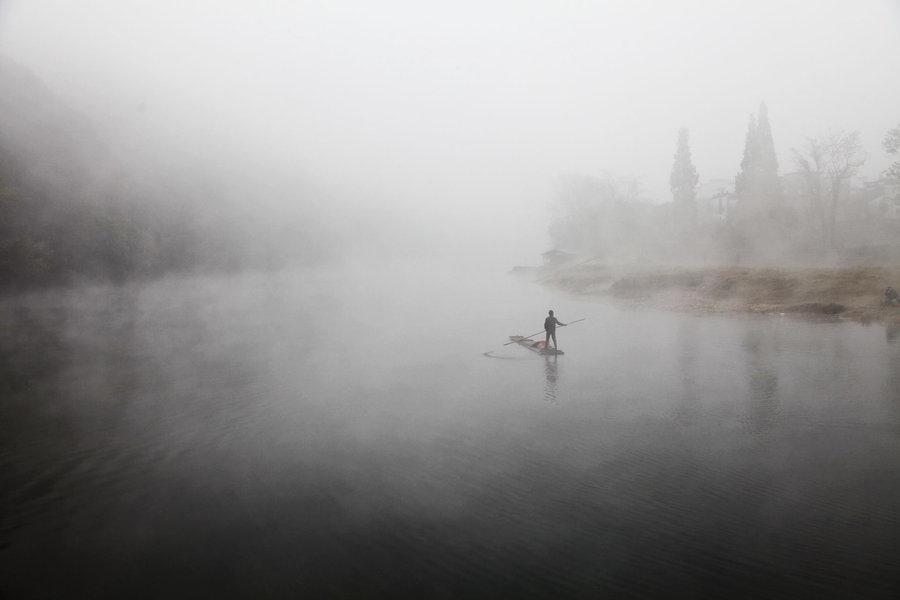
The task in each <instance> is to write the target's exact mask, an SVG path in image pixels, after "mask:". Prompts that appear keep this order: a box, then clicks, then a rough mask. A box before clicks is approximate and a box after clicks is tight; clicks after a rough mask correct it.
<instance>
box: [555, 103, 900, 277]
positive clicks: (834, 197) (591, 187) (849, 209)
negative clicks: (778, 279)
mask: <svg viewBox="0 0 900 600" xmlns="http://www.w3.org/2000/svg"><path fill="white" fill-rule="evenodd" d="M885 125H886V129H887V126H889V125H890V124H887V123H886V124H885ZM882 146H883V150H884V152H885V153H886V155H888V156H900V126H896V127H894V128H893V129H889V130H887V133H886V135H885V138H884V141H883V144H882ZM866 157H867V154H866V152H865V150H864V148H863V147H862V142H861V139H860V136H859V134H858V133H857V132H854V131H836V132H831V133H825V134H818V135H815V136H812V137H807V138H805V139H804V140H803V143H802V144H800V145H799V147H797V148H794V149H793V151H792V154H791V156H790V159H789V160H788V161H784V162H781V163H780V162H779V158H778V157H777V156H776V153H775V146H774V142H773V133H772V127H771V125H770V122H769V113H768V109H767V107H766V105H765V104H764V103H763V104H761V105H760V107H759V110H758V112H757V114H756V115H752V116H751V118H750V120H749V123H748V126H747V135H746V140H745V144H744V149H743V155H741V154H740V149H739V148H734V164H735V175H734V178H733V179H731V180H726V179H714V180H707V181H705V182H703V183H701V181H703V179H702V178H701V174H702V171H703V165H695V164H694V159H693V158H692V154H691V148H690V140H689V132H688V130H687V129H682V130H680V131H679V132H678V138H677V143H676V147H675V155H674V159H673V164H672V171H671V174H670V178H669V183H670V189H671V193H672V197H671V201H670V202H666V203H660V202H657V201H654V200H651V199H647V198H643V197H642V193H641V191H640V186H639V185H638V183H637V182H636V181H623V180H619V179H616V178H614V177H612V176H610V175H608V174H604V175H602V176H599V177H598V176H589V175H573V176H569V177H567V178H566V179H564V180H563V181H562V182H561V185H560V187H559V189H558V192H557V194H556V197H555V198H554V201H553V203H552V208H553V215H552V218H551V223H550V227H549V234H550V239H551V241H552V244H553V246H554V247H555V248H557V249H562V250H566V251H568V252H572V253H575V254H577V255H578V256H581V257H592V258H598V259H599V260H603V261H607V262H613V263H623V262H624V263H632V262H646V261H649V262H663V263H673V262H681V263H684V264H697V263H702V264H719V265H740V266H780V265H784V264H786V263H789V264H804V265H807V266H848V265H856V264H892V263H895V262H900V243H898V240H900V160H897V161H895V162H894V163H893V165H892V166H891V167H890V168H889V169H888V170H887V171H886V172H884V173H882V174H880V175H879V176H878V177H877V178H876V179H872V180H866V181H863V180H860V179H859V178H858V177H857V175H858V173H859V172H860V168H861V167H862V165H863V164H864V163H865V161H866ZM782 160H783V159H782ZM860 253H864V254H867V255H868V256H867V257H865V259H866V260H864V261H863V260H860V258H863V257H860V256H856V255H858V254H860Z"/></svg>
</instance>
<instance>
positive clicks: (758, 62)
mask: <svg viewBox="0 0 900 600" xmlns="http://www.w3.org/2000/svg"><path fill="white" fill-rule="evenodd" d="M0 52H2V53H3V54H4V55H5V56H6V57H8V59H9V60H10V61H13V62H15V63H18V64H19V65H21V66H22V68H24V69H27V70H29V71H30V72H31V73H33V74H34V76H35V77H37V78H38V79H39V80H41V81H42V82H43V84H44V85H46V87H47V88H48V90H50V91H51V92H52V93H53V94H55V95H57V96H58V98H59V100H60V102H61V103H63V104H65V105H66V106H68V107H69V110H71V111H72V112H74V113H78V114H81V115H83V116H84V120H85V122H89V123H90V124H91V127H94V128H95V130H96V137H98V138H99V139H101V140H103V143H104V144H107V146H108V150H107V152H108V153H110V154H111V155H113V156H114V157H115V161H116V162H117V163H118V165H120V166H119V167H117V168H124V169H125V170H127V171H128V172H129V176H130V177H133V178H136V179H137V180H140V184H135V185H136V186H138V187H142V186H148V187H151V188H152V187H154V186H156V187H162V188H163V189H162V193H160V194H155V195H157V196H165V195H166V190H165V186H166V185H167V184H166V183H163V182H162V181H159V179H164V180H166V181H170V180H171V179H172V178H173V177H174V176H173V173H178V172H181V173H182V174H185V175H186V179H189V180H190V181H191V182H192V183H190V184H189V185H191V186H194V187H195V188H198V190H197V192H196V193H197V196H198V198H201V197H202V200H201V202H200V204H201V205H202V206H203V207H204V208H203V209H202V210H204V211H206V214H207V215H208V216H209V217H210V219H209V224H208V226H209V227H212V228H215V227H218V226H219V225H217V224H216V219H215V215H216V213H217V210H218V208H217V207H218V206H220V205H233V206H234V207H236V208H234V211H235V212H234V215H236V216H234V220H237V221H238V222H241V223H242V224H243V225H247V224H248V223H249V224H250V226H249V227H247V230H248V231H250V232H251V234H250V237H249V238H247V241H246V242H245V243H246V245H247V246H248V247H251V248H253V247H256V246H257V245H258V244H259V243H262V241H263V240H262V238H263V237H264V238H266V240H265V241H266V243H267V244H272V245H274V246H278V243H279V242H280V241H281V240H282V239H283V240H284V241H285V243H288V242H289V241H291V240H293V241H296V240H297V239H300V238H304V239H308V240H310V242H311V245H312V246H315V247H317V248H324V252H325V253H329V252H330V253H337V252H338V250H339V249H341V250H342V249H344V248H345V247H348V246H349V247H354V246H358V245H360V244H362V245H363V246H364V247H365V246H366V245H368V244H376V245H377V246H378V247H379V248H380V249H381V250H382V251H388V252H395V253H399V254H417V255H421V254H428V255H431V254H434V255H438V256H452V255H459V256H462V255H464V254H468V255H470V257H473V258H481V259H482V260H495V259H496V262H497V264H507V265H511V264H516V263H529V262H534V261H535V260H537V255H538V254H539V253H540V252H542V251H543V250H545V249H547V248H548V247H549V245H550V244H551V237H550V235H549V231H548V228H549V226H550V225H551V221H552V212H551V211H550V210H549V209H548V205H550V204H552V203H553V201H554V198H555V197H556V196H558V195H559V194H560V191H559V190H560V187H561V185H564V183H563V184H561V183H560V182H565V181H566V180H567V179H566V178H567V177H571V176H573V175H576V176H588V177H600V176H603V177H605V176H607V175H608V176H610V177H613V178H615V179H618V180H625V181H628V182H629V185H633V186H634V189H635V198H637V199H639V200H641V201H643V202H647V203H650V204H660V203H664V202H668V201H670V200H671V192H670V190H669V182H668V177H669V173H670V171H671V168H672V156H673V153H674V149H675V138H676V133H677V132H678V130H679V128H682V127H684V128H687V129H689V130H690V135H691V138H690V139H691V150H692V152H693V160H694V164H695V165H696V168H697V170H698V171H699V173H700V181H701V182H704V181H712V180H733V179H734V177H735V174H736V173H737V171H738V169H739V168H740V163H741V151H742V148H743V145H744V136H745V133H746V127H747V117H748V115H750V114H752V113H754V112H755V111H756V110H757V107H758V106H759V103H760V102H761V101H765V102H766V104H767V105H768V107H769V120H770V122H771V126H772V131H773V136H774V144H775V149H776V152H777V156H778V160H779V166H780V167H781V172H783V173H787V172H790V171H792V170H794V169H795V166H794V161H793V159H792V154H791V152H792V149H794V148H797V147H799V146H801V145H802V144H803V143H804V140H805V138H806V137H808V136H814V135H817V134H819V133H820V132H823V131H830V130H848V131H858V132H859V135H860V140H861V142H862V146H863V147H864V148H865V150H866V154H867V160H866V162H865V165H864V166H863V168H862V169H861V170H860V173H859V175H860V176H863V177H867V178H870V179H875V178H877V177H878V176H879V175H880V174H881V173H882V172H883V171H884V170H885V169H886V168H887V166H888V165H889V164H890V160H889V159H890V157H888V156H887V155H886V154H885V152H884V151H883V150H882V148H881V140H882V139H883V137H884V135H885V132H886V131H887V130H888V129H890V128H891V127H894V126H896V125H897V121H898V116H897V113H896V105H897V100H898V98H900V82H898V81H897V80H896V78H895V77H892V73H894V72H896V68H897V66H898V61H900V59H898V58H897V57H898V56H900V8H898V7H897V5H896V4H895V3H893V2H890V1H888V0H867V1H866V2H863V3H857V4H853V5H850V4H847V3H844V2H837V1H829V2H811V1H810V2H791V3H783V2H774V1H767V2H754V3H731V2H729V3H721V2H706V1H702V0H693V1H691V2H679V3H668V2H652V1H645V2H638V3H630V2H628V3H626V2H612V3H581V2H564V3H526V4H523V3H518V2H502V1H498V2H487V3H470V2H462V3H460V2H453V3H449V2H448V3H445V2H439V3H427V4H421V3H414V2H400V1H398V2H387V3H366V2H335V3H324V2H298V3H294V2H280V1H273V2H265V3H253V4H247V3H242V2H212V1H205V0H189V1H187V2H171V3H170V2H162V3H160V2H140V1H129V2H117V1H112V0H108V1H107V0H92V1H90V2H86V3H85V2H81V3H77V4H73V3H70V2H65V1H62V0H29V1H23V0H18V1H17V0H13V1H11V2H6V3H4V4H3V6H2V8H0ZM7 92H9V90H7ZM73 135H74V136H75V138H77V137H78V136H79V135H80V134H73ZM92 135H93V134H92ZM86 137H90V136H86ZM85 142H86V140H81V139H77V140H76V144H77V145H78V146H83V145H85ZM142 169H143V171H142ZM154 179H156V180H155V181H154ZM145 195H147V194H145ZM149 195H154V194H149ZM170 195H171V194H170ZM203 196H205V197H203ZM273 222H274V223H273ZM304 224H305V225H304ZM221 226H222V227H226V226H227V224H224V223H223V224H221ZM619 233H621V232H619ZM649 234H650V236H651V237H652V236H653V232H652V231H651V232H649ZM624 235H626V236H627V235H635V234H633V233H632V234H629V233H628V232H625V233H624ZM254 236H260V237H259V238H256V239H255V238H254ZM613 237H615V236H613ZM273 241H274V242H273ZM307 251H308V248H307V246H306V245H304V244H301V245H300V249H299V250H298V251H297V252H299V253H304V252H307ZM264 252H267V250H266V251H264Z"/></svg>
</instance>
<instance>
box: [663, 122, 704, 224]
mask: <svg viewBox="0 0 900 600" xmlns="http://www.w3.org/2000/svg"><path fill="white" fill-rule="evenodd" d="M699 180H700V176H699V175H698V174H697V169H696V168H695V167H694V163H693V162H692V161H691V148H690V144H689V143H688V130H687V129H686V128H681V130H680V131H679V132H678V145H677V148H676V150H675V162H674V163H673V164H672V173H671V175H669V187H670V188H671V190H672V200H673V201H674V204H675V211H676V214H677V215H678V217H679V218H680V220H681V222H682V223H683V224H684V225H687V226H694V225H696V224H697V182H698V181H699Z"/></svg>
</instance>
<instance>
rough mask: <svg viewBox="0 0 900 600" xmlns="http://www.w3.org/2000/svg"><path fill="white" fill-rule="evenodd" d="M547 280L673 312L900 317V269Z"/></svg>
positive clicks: (629, 269)
mask: <svg viewBox="0 0 900 600" xmlns="http://www.w3.org/2000/svg"><path fill="white" fill-rule="evenodd" d="M542 283H544V284H545V285H550V286H553V287H556V288H558V289H562V290H564V291H566V292H569V293H572V294H576V295H583V296H595V297H600V298H607V299H611V300H616V301H618V302H622V303H628V304H632V305H646V306H653V307H657V308H663V309H668V310H682V311H704V312H753V313H770V314H798V315H815V316H820V317H827V318H840V319H852V320H857V321H861V322H870V321H883V322H890V323H900V306H891V305H889V304H887V303H886V302H885V295H884V291H885V289H886V288H887V287H888V286H892V287H894V288H897V289H900V267H856V268H838V269H813V268H797V269H788V268H785V269H781V268H750V267H706V268H679V267H658V266H610V265H594V264H588V265H581V266H576V267H571V268H568V269H562V270H559V271H556V272H555V273H554V274H553V275H551V276H549V277H546V278H545V279H544V280H543V281H542Z"/></svg>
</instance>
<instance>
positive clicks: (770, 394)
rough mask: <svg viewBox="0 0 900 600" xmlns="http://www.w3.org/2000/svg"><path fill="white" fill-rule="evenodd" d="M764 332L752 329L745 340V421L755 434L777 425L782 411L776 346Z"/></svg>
mask: <svg viewBox="0 0 900 600" xmlns="http://www.w3.org/2000/svg"><path fill="white" fill-rule="evenodd" d="M771 342H772V340H771V339H770V338H769V337H766V336H765V334H764V333H762V332H760V331H758V330H756V329H751V330H749V331H748V332H747V336H746V338H745V339H744V343H743V349H744V352H745V354H746V357H747V383H748V387H749V388H750V403H749V411H748V414H747V416H746V423H747V425H748V426H749V428H750V431H751V432H752V433H755V434H759V433H764V432H766V431H768V430H769V429H771V428H772V427H774V426H775V425H777V424H778V420H779V417H780V413H781V406H780V400H779V397H778V373H777V371H776V370H775V364H776V363H777V361H778V358H779V357H778V347H777V345H773V344H772V343H771Z"/></svg>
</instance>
